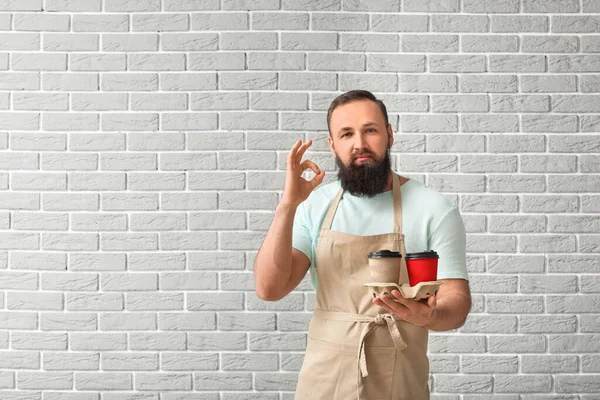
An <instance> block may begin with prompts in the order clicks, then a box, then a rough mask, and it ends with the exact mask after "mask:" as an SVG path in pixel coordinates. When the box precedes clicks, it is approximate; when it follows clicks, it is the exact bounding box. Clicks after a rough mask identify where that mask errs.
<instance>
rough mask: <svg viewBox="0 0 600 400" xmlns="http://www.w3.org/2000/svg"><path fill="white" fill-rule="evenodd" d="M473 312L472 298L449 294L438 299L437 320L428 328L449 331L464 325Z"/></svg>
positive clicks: (462, 294)
mask: <svg viewBox="0 0 600 400" xmlns="http://www.w3.org/2000/svg"><path fill="white" fill-rule="evenodd" d="M470 310H471V296H470V295H468V294H466V293H448V294H446V295H445V296H444V297H442V298H439V299H437V305H436V311H435V319H434V321H433V323H431V324H429V325H427V326H426V328H427V329H429V330H432V331H449V330H452V329H457V328H460V327H461V326H463V325H464V323H465V320H466V318H467V315H468V314H469V311H470Z"/></svg>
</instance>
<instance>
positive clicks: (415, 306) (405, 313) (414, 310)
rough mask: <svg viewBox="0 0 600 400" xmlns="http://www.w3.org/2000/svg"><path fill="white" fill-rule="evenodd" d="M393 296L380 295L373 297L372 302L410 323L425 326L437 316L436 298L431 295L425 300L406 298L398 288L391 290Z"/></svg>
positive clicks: (431, 322)
mask: <svg viewBox="0 0 600 400" xmlns="http://www.w3.org/2000/svg"><path fill="white" fill-rule="evenodd" d="M391 294H392V296H393V297H390V296H387V295H385V294H384V295H382V296H380V297H375V298H374V299H373V303H375V304H377V305H378V306H380V307H383V308H385V309H386V310H388V311H389V312H390V313H392V314H394V315H396V316H397V317H398V318H400V319H402V320H404V321H406V322H410V323H412V324H415V325H418V326H423V327H425V328H427V326H428V325H431V324H433V323H434V322H435V320H436V317H437V308H436V307H437V299H436V297H435V296H431V297H429V298H428V299H427V301H425V299H423V300H422V301H417V300H414V299H406V298H404V297H402V294H401V293H400V292H399V291H398V290H392V292H391Z"/></svg>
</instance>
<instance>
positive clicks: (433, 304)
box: [427, 295, 437, 308]
mask: <svg viewBox="0 0 600 400" xmlns="http://www.w3.org/2000/svg"><path fill="white" fill-rule="evenodd" d="M427 305H428V306H429V307H431V308H435V307H436V305H437V296H436V295H433V296H429V298H428V299H427Z"/></svg>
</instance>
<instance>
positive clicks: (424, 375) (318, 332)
mask: <svg viewBox="0 0 600 400" xmlns="http://www.w3.org/2000/svg"><path fill="white" fill-rule="evenodd" d="M392 175H393V179H392V191H393V199H394V232H393V233H385V234H379V235H373V236H357V235H351V234H347V233H343V232H335V231H332V230H331V225H332V222H333V216H334V214H335V211H336V209H337V206H338V203H339V201H340V199H341V197H342V193H343V189H340V190H339V192H338V193H337V195H336V197H335V198H334V200H333V201H332V203H331V205H330V207H329V210H328V211H327V215H326V216H325V220H324V221H323V225H322V228H321V233H320V237H319V243H318V246H317V254H316V267H317V268H316V271H317V280H318V285H317V298H316V304H315V310H314V313H313V317H312V319H311V321H310V326H309V329H308V342H307V346H306V353H305V356H304V362H303V364H302V368H301V370H300V374H299V376H298V385H297V388H296V394H295V397H294V399H295V400H350V399H352V400H427V399H429V386H428V377H429V361H428V359H427V339H428V330H427V329H426V328H423V327H420V326H417V325H413V324H411V323H408V322H406V321H402V320H396V319H395V318H394V317H393V316H392V315H391V314H389V313H388V312H387V310H385V309H384V308H381V307H379V306H378V305H376V304H374V303H373V302H372V299H373V296H372V294H371V291H370V290H369V289H368V288H366V287H364V286H363V284H364V283H366V282H368V281H369V276H370V274H369V270H368V257H367V256H368V254H369V253H371V252H375V251H378V250H382V249H389V250H393V251H400V252H401V254H402V256H403V258H402V263H404V262H405V261H404V256H405V255H406V249H405V245H404V235H403V234H402V199H401V192H400V181H399V178H398V175H396V174H395V173H393V174H392ZM403 266H404V268H403V270H404V271H406V267H405V265H404V264H403ZM402 275H403V276H401V278H400V281H401V282H400V283H405V282H408V279H407V276H406V274H402Z"/></svg>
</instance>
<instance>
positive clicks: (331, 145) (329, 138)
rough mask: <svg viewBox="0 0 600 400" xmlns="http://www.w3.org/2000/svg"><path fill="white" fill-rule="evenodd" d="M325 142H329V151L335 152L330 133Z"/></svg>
mask: <svg viewBox="0 0 600 400" xmlns="http://www.w3.org/2000/svg"><path fill="white" fill-rule="evenodd" d="M327 143H328V144H329V151H331V152H332V153H333V154H335V146H334V145H333V139H332V138H331V135H329V136H328V137H327Z"/></svg>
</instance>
